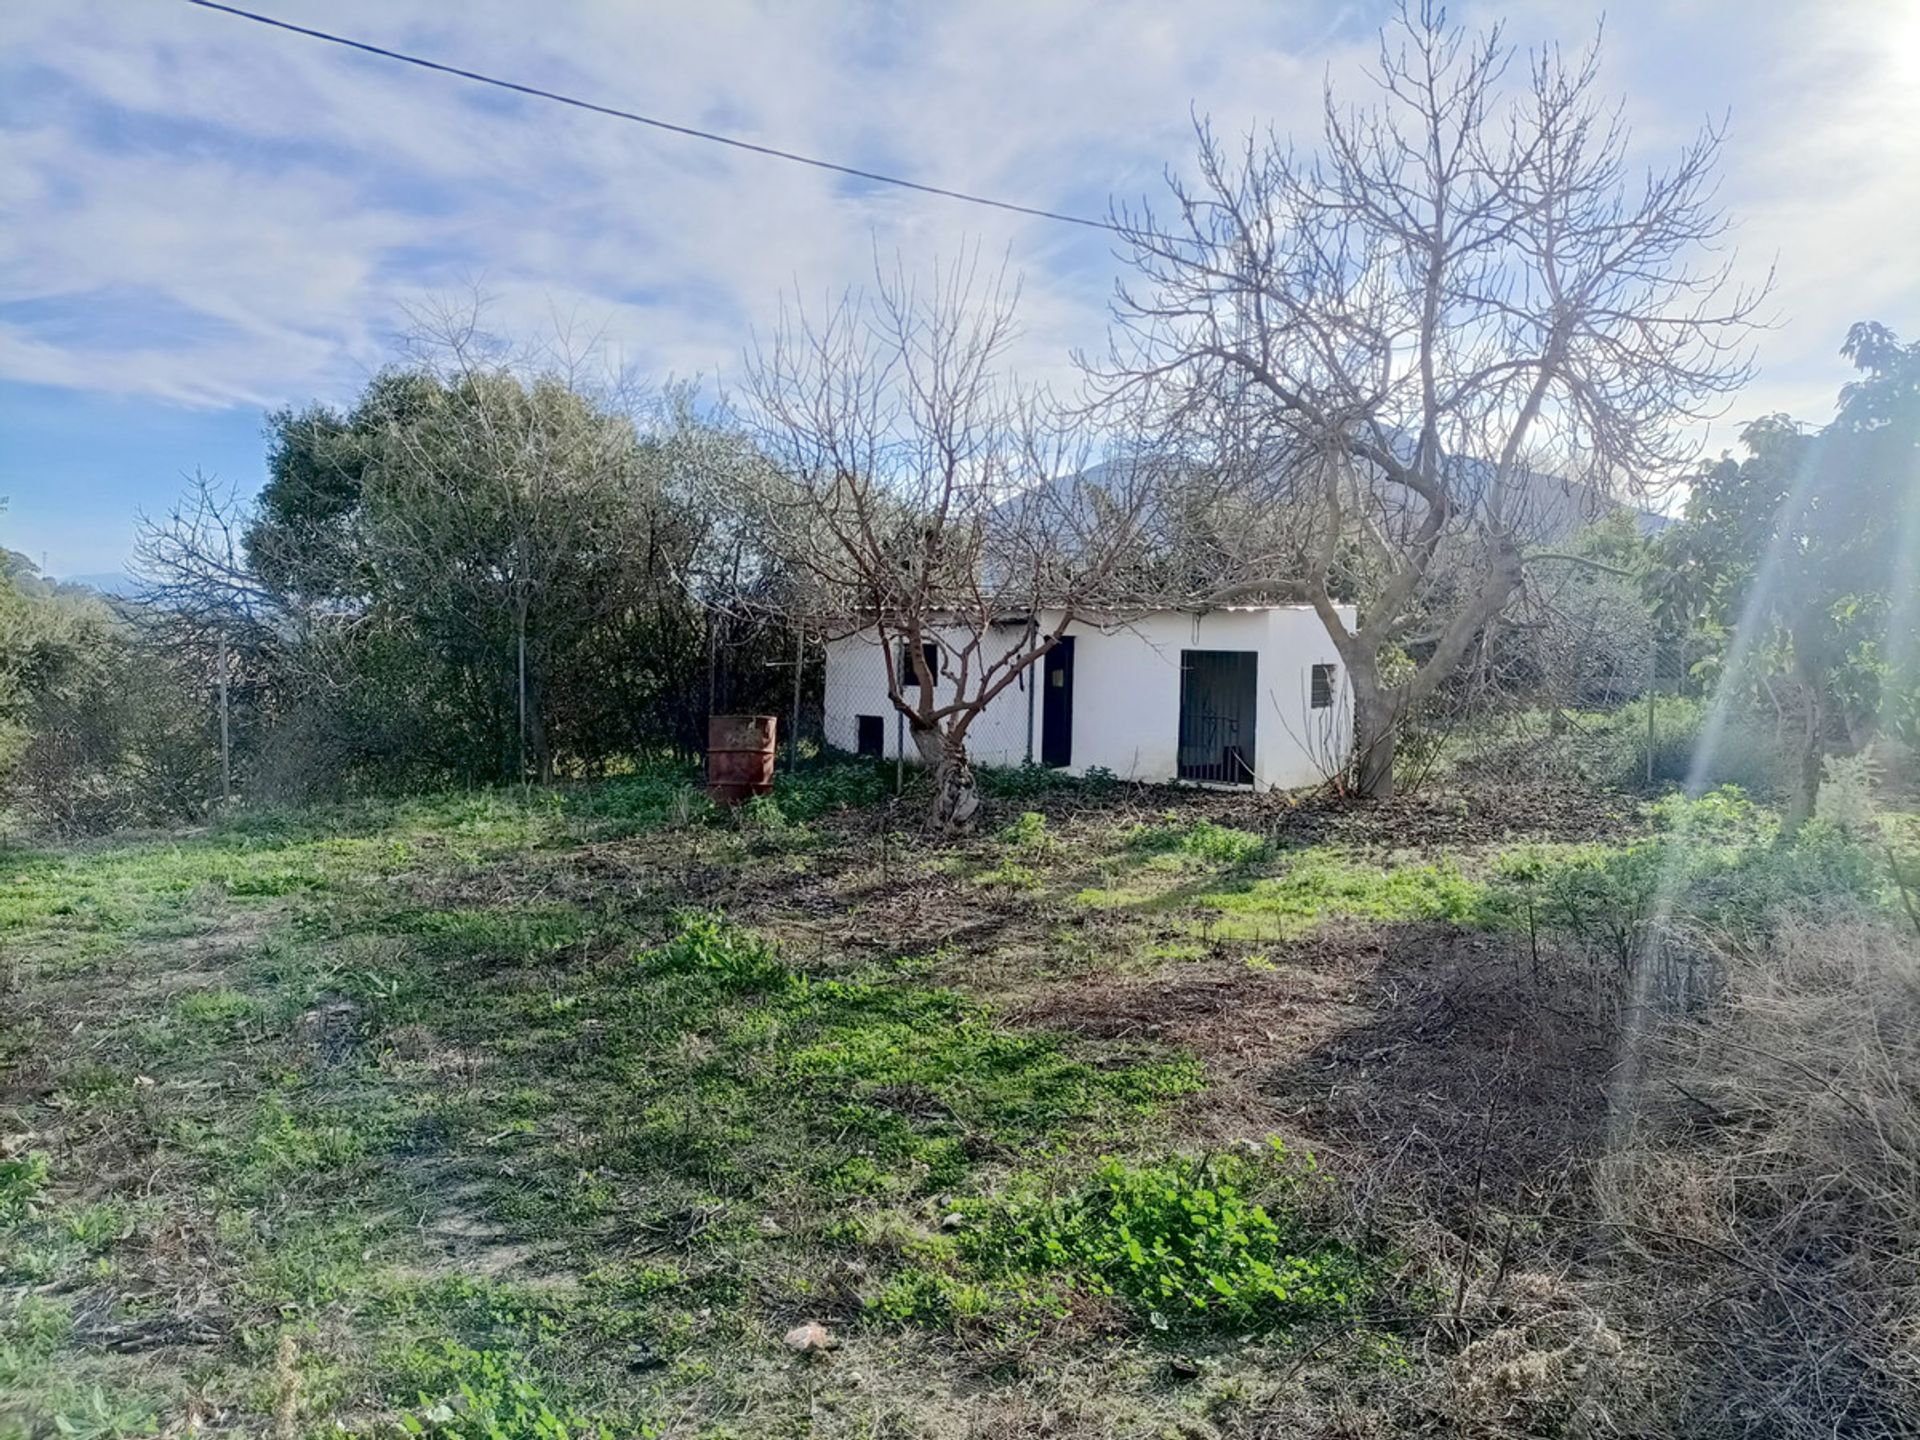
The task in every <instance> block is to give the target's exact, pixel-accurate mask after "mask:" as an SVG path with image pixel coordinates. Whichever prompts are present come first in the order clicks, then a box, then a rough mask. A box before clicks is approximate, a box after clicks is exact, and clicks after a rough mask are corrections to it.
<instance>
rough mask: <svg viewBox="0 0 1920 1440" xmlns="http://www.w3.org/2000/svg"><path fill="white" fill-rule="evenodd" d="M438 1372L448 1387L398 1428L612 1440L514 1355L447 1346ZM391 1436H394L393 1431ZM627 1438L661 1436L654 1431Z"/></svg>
mask: <svg viewBox="0 0 1920 1440" xmlns="http://www.w3.org/2000/svg"><path fill="white" fill-rule="evenodd" d="M438 1358H439V1368H440V1369H442V1370H444V1371H445V1373H446V1377H447V1382H448V1386H449V1388H448V1390H447V1392H446V1393H445V1394H444V1395H442V1396H441V1397H439V1398H430V1397H428V1396H426V1395H422V1396H421V1397H420V1402H419V1404H418V1405H417V1406H416V1407H415V1408H413V1409H410V1410H407V1411H405V1412H404V1413H402V1415H401V1416H400V1418H399V1420H398V1422H397V1429H398V1430H399V1432H400V1433H402V1434H406V1435H426V1436H434V1437H438V1440H613V1434H614V1432H613V1430H612V1429H611V1428H609V1427H608V1426H607V1425H606V1424H605V1423H604V1422H602V1421H601V1420H598V1419H596V1418H594V1417H593V1416H590V1415H586V1414H583V1413H581V1412H580V1411H578V1410H575V1409H573V1408H571V1407H568V1406H564V1405H560V1404H557V1403H555V1402H554V1401H553V1400H551V1399H549V1398H548V1396H547V1395H546V1393H545V1391H544V1390H543V1389H542V1388H541V1386H540V1385H539V1384H538V1383H537V1382H536V1381H535V1380H533V1379H532V1378H530V1377H529V1375H528V1374H527V1371H526V1369H525V1367H524V1365H522V1364H521V1363H520V1362H518V1361H516V1360H515V1358H514V1357H512V1356H510V1355H501V1354H497V1353H495V1352H493V1351H487V1350H473V1349H469V1348H468V1347H466V1346H464V1345H457V1344H454V1343H453V1342H451V1341H449V1342H445V1343H444V1344H443V1345H442V1346H441V1352H440V1355H439V1357H438ZM389 1433H390V1432H389ZM625 1433H627V1434H633V1435H638V1436H642V1437H644V1436H649V1435H657V1434H659V1433H660V1432H659V1431H658V1429H656V1428H655V1427H653V1426H645V1427H642V1428H641V1429H639V1430H628V1431H626V1432H625Z"/></svg>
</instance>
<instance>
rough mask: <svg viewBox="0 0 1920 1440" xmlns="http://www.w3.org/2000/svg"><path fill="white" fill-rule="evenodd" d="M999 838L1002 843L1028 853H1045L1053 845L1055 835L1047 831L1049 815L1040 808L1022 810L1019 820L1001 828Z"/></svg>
mask: <svg viewBox="0 0 1920 1440" xmlns="http://www.w3.org/2000/svg"><path fill="white" fill-rule="evenodd" d="M999 839H1000V843H1001V844H1002V845H1010V846H1012V847H1013V848H1014V849H1015V850H1018V851H1021V852H1022V853H1024V854H1028V855H1036V854H1044V853H1045V852H1046V851H1047V850H1049V849H1050V848H1052V845H1053V837H1052V836H1051V835H1049V834H1048V833H1047V817H1046V816H1044V815H1042V814H1041V813H1040V812H1039V811H1038V810H1023V811H1021V813H1020V818H1019V819H1018V820H1015V821H1014V822H1013V823H1012V824H1011V825H1008V826H1005V827H1003V828H1002V829H1001V831H1000V836H999Z"/></svg>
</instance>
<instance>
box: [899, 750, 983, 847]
mask: <svg viewBox="0 0 1920 1440" xmlns="http://www.w3.org/2000/svg"><path fill="white" fill-rule="evenodd" d="M912 729H913V743H914V745H915V746H916V747H917V748H918V749H919V751H920V758H921V759H922V760H923V761H925V762H926V766H927V769H928V770H929V771H930V772H932V775H933V823H934V826H935V828H936V829H938V830H939V831H940V833H941V834H943V835H963V834H966V833H967V832H968V831H970V830H972V829H973V827H974V823H975V822H976V821H977V820H978V819H979V817H980V786H979V784H978V782H977V781H976V780H975V779H974V774H973V762H972V761H971V760H969V759H968V758H967V737H966V732H965V731H964V730H959V729H954V728H949V729H945V730H943V729H941V728H940V727H939V726H937V725H924V726H923V725H915V726H913V727H912Z"/></svg>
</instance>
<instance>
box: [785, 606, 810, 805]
mask: <svg viewBox="0 0 1920 1440" xmlns="http://www.w3.org/2000/svg"><path fill="white" fill-rule="evenodd" d="M806 663H807V637H806V633H805V632H804V631H801V630H795V631H794V632H793V723H792V724H791V725H789V726H788V727H787V774H789V775H791V774H793V773H794V772H795V771H797V770H798V769H799V768H800V672H801V671H802V670H803V669H804V668H805V667H806Z"/></svg>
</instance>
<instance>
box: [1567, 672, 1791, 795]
mask: <svg viewBox="0 0 1920 1440" xmlns="http://www.w3.org/2000/svg"><path fill="white" fill-rule="evenodd" d="M1708 709H1709V706H1708V702H1705V701H1702V700H1699V699H1695V698H1693V697H1691V696H1685V695H1661V696H1658V697H1656V698H1655V700H1654V703H1653V716H1652V722H1653V723H1652V724H1651V725H1649V724H1648V716H1647V705H1646V702H1645V700H1639V701H1636V702H1634V703H1633V704H1631V705H1624V706H1622V707H1620V708H1619V709H1618V710H1613V711H1607V712H1601V713H1597V714H1589V715H1583V716H1581V717H1579V720H1578V724H1579V726H1580V730H1581V732H1582V736H1583V738H1584V739H1585V740H1586V741H1587V742H1588V744H1589V745H1590V747H1591V751H1592V755H1593V759H1592V761H1591V763H1590V764H1589V766H1588V767H1587V768H1588V773H1589V774H1590V775H1591V777H1592V778H1593V780H1595V781H1596V782H1597V783H1599V784H1602V785H1607V786H1611V787H1613V788H1615V789H1620V790H1643V789H1645V788H1646V787H1647V786H1649V785H1651V786H1653V787H1654V788H1655V789H1660V788H1662V787H1668V786H1677V785H1685V784H1687V783H1688V782H1689V781H1691V780H1692V779H1693V772H1694V766H1695V764H1696V763H1697V762H1698V761H1699V760H1700V758H1701V756H1700V740H1701V732H1702V730H1703V728H1704V726H1705V725H1706V722H1707V715H1708ZM1649 755H1651V757H1652V765H1651V766H1649V764H1648V757H1649ZM1706 760H1707V764H1706V769H1705V771H1704V774H1703V776H1702V780H1703V783H1704V784H1705V785H1707V786H1709V787H1715V786H1721V785H1737V786H1739V787H1740V788H1741V789H1742V790H1744V791H1746V792H1747V793H1748V794H1750V795H1759V796H1764V797H1768V798H1771V797H1774V796H1777V795H1778V794H1779V793H1780V792H1781V790H1782V787H1783V786H1784V785H1785V784H1786V783H1787V777H1788V774H1789V769H1790V765H1791V760H1790V758H1789V757H1788V756H1787V755H1786V754H1785V753H1784V751H1783V750H1782V749H1781V746H1780V744H1779V742H1778V740H1777V739H1776V738H1775V735H1774V732H1773V730H1772V728H1771V727H1770V726H1765V725H1762V724H1761V723H1760V722H1759V721H1758V720H1757V719H1755V718H1754V717H1752V716H1750V715H1746V714H1736V715H1734V716H1732V717H1730V718H1729V720H1728V721H1727V723H1726V724H1725V726H1724V727H1723V729H1722V732H1721V736H1720V741H1719V743H1718V745H1716V746H1715V748H1714V753H1713V754H1712V755H1711V756H1708V757H1706Z"/></svg>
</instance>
